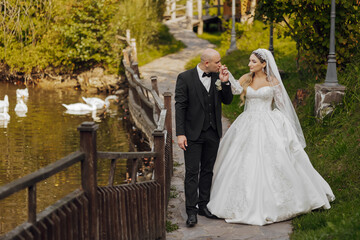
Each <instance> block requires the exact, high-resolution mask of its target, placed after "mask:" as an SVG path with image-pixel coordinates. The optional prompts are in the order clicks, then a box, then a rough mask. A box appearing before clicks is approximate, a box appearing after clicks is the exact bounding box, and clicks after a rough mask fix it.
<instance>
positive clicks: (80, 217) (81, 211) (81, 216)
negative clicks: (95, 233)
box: [74, 198, 84, 240]
mask: <svg viewBox="0 0 360 240" xmlns="http://www.w3.org/2000/svg"><path fill="white" fill-rule="evenodd" d="M74 205H75V206H76V208H77V215H78V223H77V224H78V229H79V231H78V239H79V240H83V239H84V205H83V203H82V202H81V200H80V199H78V198H76V199H75V200H74Z"/></svg>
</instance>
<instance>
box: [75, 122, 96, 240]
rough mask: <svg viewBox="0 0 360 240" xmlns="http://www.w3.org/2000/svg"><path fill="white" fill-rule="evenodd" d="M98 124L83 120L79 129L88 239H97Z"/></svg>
mask: <svg viewBox="0 0 360 240" xmlns="http://www.w3.org/2000/svg"><path fill="white" fill-rule="evenodd" d="M98 127H99V125H98V124H95V123H94V122H83V123H82V124H81V125H80V126H79V127H78V130H79V131H80V150H81V151H82V152H84V153H85V160H83V161H82V162H81V186H82V189H83V190H84V192H85V195H86V197H87V198H88V200H89V209H88V211H89V214H88V216H89V219H88V221H89V224H88V226H89V229H88V231H89V237H90V240H98V239H99V208H98V200H97V179H96V168H97V150H96V130H97V129H98Z"/></svg>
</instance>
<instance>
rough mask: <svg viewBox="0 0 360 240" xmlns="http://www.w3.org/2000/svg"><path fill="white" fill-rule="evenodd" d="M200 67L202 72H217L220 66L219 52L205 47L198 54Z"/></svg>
mask: <svg viewBox="0 0 360 240" xmlns="http://www.w3.org/2000/svg"><path fill="white" fill-rule="evenodd" d="M200 59H201V62H200V68H201V69H202V70H203V71H204V72H219V70H220V66H221V62H220V60H221V57H220V53H219V52H218V51H216V50H214V49H211V48H207V49H205V50H204V51H203V52H202V54H201V56H200Z"/></svg>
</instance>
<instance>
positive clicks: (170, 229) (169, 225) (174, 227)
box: [166, 220, 179, 232]
mask: <svg viewBox="0 0 360 240" xmlns="http://www.w3.org/2000/svg"><path fill="white" fill-rule="evenodd" d="M178 229H179V226H178V225H177V224H176V223H172V222H171V221H169V220H166V232H173V231H176V230H178Z"/></svg>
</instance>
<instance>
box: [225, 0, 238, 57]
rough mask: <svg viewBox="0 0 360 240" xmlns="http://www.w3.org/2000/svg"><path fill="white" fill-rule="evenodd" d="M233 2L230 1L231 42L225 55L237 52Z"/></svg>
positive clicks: (234, 4)
mask: <svg viewBox="0 0 360 240" xmlns="http://www.w3.org/2000/svg"><path fill="white" fill-rule="evenodd" d="M235 6H236V3H235V0H232V6H231V14H232V27H231V40H230V48H229V49H228V50H227V51H226V53H227V54H229V53H231V52H233V51H235V50H237V47H236V32H235Z"/></svg>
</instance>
